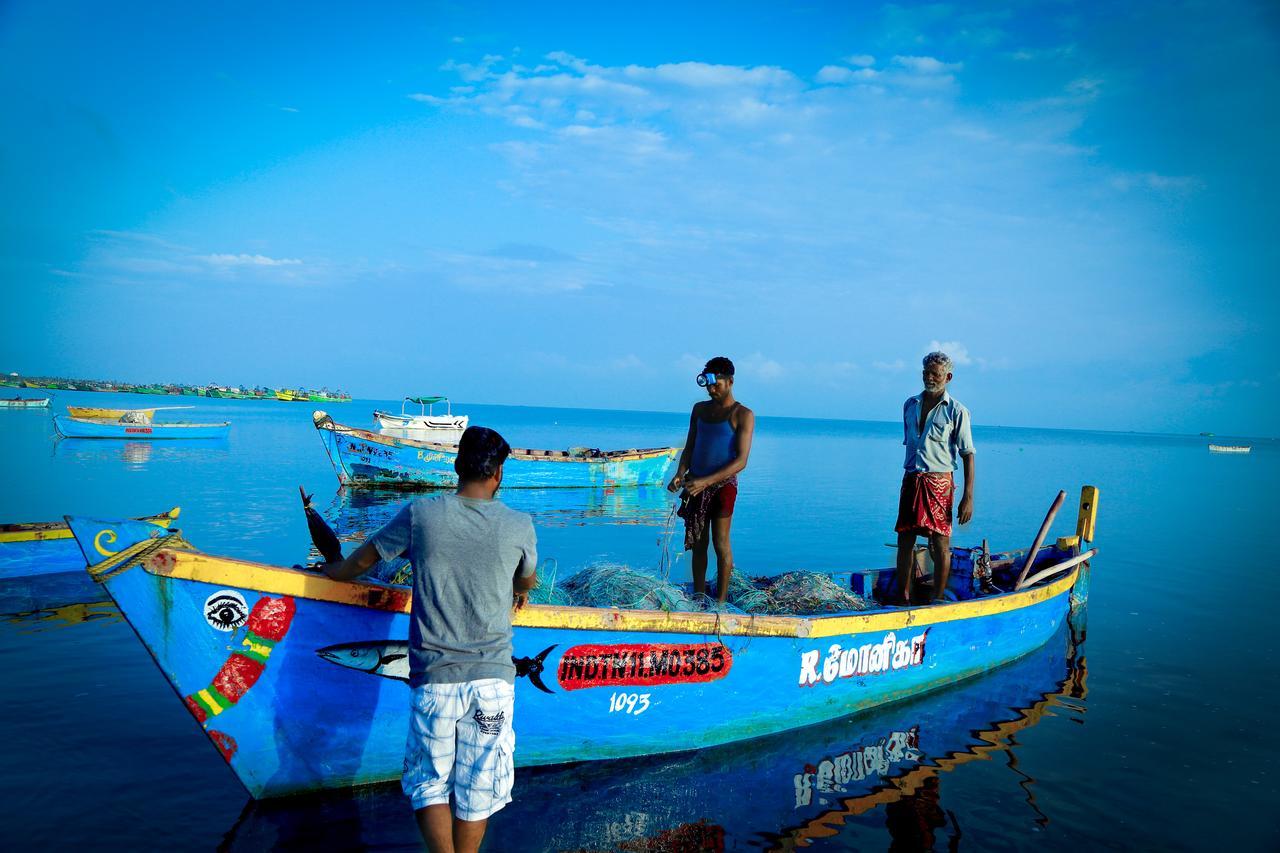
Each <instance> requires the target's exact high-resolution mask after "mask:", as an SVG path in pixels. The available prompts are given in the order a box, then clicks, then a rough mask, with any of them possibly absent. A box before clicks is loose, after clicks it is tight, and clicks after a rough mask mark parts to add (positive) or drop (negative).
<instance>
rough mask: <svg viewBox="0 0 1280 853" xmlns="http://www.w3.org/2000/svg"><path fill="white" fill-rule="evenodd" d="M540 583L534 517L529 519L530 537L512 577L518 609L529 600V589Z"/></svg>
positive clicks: (513, 594)
mask: <svg viewBox="0 0 1280 853" xmlns="http://www.w3.org/2000/svg"><path fill="white" fill-rule="evenodd" d="M537 585H538V536H537V533H536V532H535V531H534V529H533V519H529V539H528V542H527V543H526V545H525V547H524V549H523V554H522V555H521V557H520V565H518V566H516V574H515V577H513V578H512V579H511V594H512V598H513V602H514V604H515V608H516V610H519V609H520V608H521V607H524V606H525V604H526V603H527V602H528V601H529V590H531V589H533V588H534V587H535V586H537Z"/></svg>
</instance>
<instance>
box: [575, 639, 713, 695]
mask: <svg viewBox="0 0 1280 853" xmlns="http://www.w3.org/2000/svg"><path fill="white" fill-rule="evenodd" d="M732 666H733V653H732V652H731V651H729V648H728V646H723V645H720V644H719V643H620V644H616V645H588V646H574V647H573V648H571V649H569V650H568V651H566V652H565V653H564V657H562V658H560V666H559V667H558V668H557V670H556V678H557V680H558V681H559V682H560V686H561V687H563V688H564V689H565V690H581V689H583V688H586V687H647V686H650V685H655V684H698V683H701V682H706V681H717V680H719V679H721V678H724V677H725V676H726V675H728V674H729V669H730V668H731V667H732Z"/></svg>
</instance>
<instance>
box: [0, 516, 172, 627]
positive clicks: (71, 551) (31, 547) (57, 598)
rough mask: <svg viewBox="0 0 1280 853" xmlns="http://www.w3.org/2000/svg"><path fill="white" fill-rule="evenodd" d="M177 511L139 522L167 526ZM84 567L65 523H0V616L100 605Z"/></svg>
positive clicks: (97, 590)
mask: <svg viewBox="0 0 1280 853" xmlns="http://www.w3.org/2000/svg"><path fill="white" fill-rule="evenodd" d="M180 512H181V510H180V509H179V508H178V507H174V508H173V509H171V510H169V511H168V512H166V513H161V514H160V515H152V516H147V517H146V518H141V519H138V520H139V521H145V522H148V523H151V524H154V525H157V526H159V527H168V526H169V525H170V524H172V523H173V521H174V520H175V519H176V518H177V517H178V515H179V513H180ZM84 567H85V559H84V554H83V553H81V551H80V548H79V547H78V546H77V545H76V541H75V538H74V537H73V536H72V535H71V529H70V528H69V527H68V526H67V524H66V522H63V521H51V522H35V523H27V524H0V613H24V612H28V611H31V610H43V609H46V608H50V607H61V606H63V605H66V604H74V603H78V602H83V601H95V600H103V598H105V596H104V595H103V591H102V590H101V589H100V588H99V587H98V586H97V585H96V584H94V583H92V581H90V580H89V578H88V576H87V575H86V574H85V571H84Z"/></svg>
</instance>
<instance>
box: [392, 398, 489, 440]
mask: <svg viewBox="0 0 1280 853" xmlns="http://www.w3.org/2000/svg"><path fill="white" fill-rule="evenodd" d="M410 403H416V404H417V405H418V406H419V407H420V411H419V413H418V414H416V415H411V414H408V413H407V412H406V411H405V409H406V408H407V407H408V406H409V404H410ZM436 403H444V405H445V414H443V415H437V414H436V413H435V405H436ZM373 417H374V420H376V421H377V422H378V425H379V426H381V427H382V428H383V429H390V430H408V431H410V432H412V433H414V437H415V438H422V439H423V440H425V441H437V442H440V443H443V444H456V443H457V442H458V441H459V439H461V438H462V431H463V430H465V429H466V428H467V421H468V419H467V416H466V415H456V416H455V415H454V414H453V407H452V406H450V405H449V398H448V397H405V398H404V402H403V403H401V404H400V414H398V415H394V414H392V413H390V412H383V411H380V410H375V411H374V413H373Z"/></svg>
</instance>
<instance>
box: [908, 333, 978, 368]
mask: <svg viewBox="0 0 1280 853" xmlns="http://www.w3.org/2000/svg"><path fill="white" fill-rule="evenodd" d="M931 352H945V353H946V354H947V355H949V356H951V363H952V364H954V365H956V366H958V367H964V366H967V365H970V364H973V359H972V358H970V357H969V348H968V347H967V346H965V345H964V344H962V343H960V342H959V341H938V340H932V341H930V342H929V346H928V347H927V348H925V350H924V351H923V352H921V353H920V355H921V356H922V357H923V356H925V355H928V354H929V353H931Z"/></svg>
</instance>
